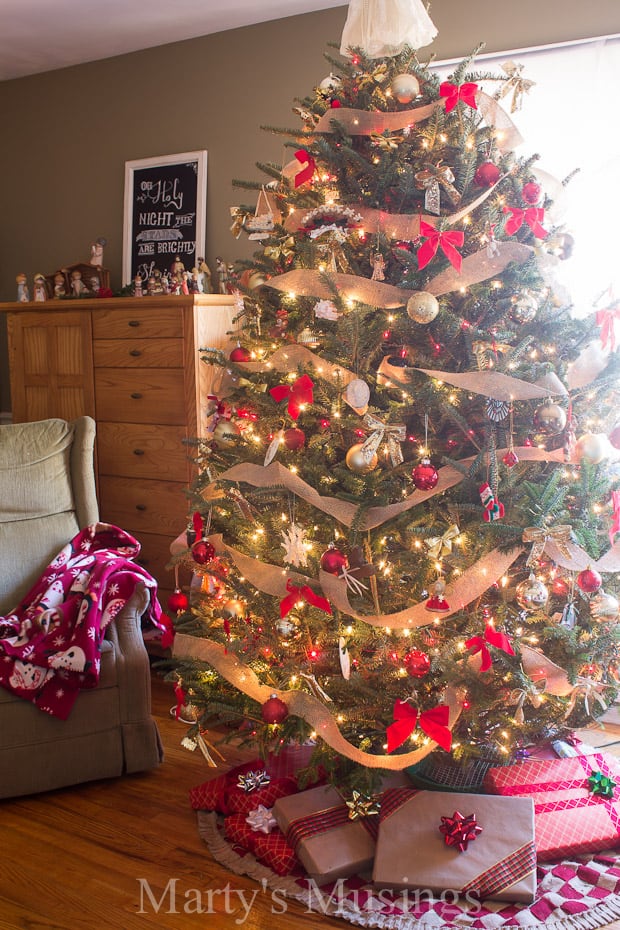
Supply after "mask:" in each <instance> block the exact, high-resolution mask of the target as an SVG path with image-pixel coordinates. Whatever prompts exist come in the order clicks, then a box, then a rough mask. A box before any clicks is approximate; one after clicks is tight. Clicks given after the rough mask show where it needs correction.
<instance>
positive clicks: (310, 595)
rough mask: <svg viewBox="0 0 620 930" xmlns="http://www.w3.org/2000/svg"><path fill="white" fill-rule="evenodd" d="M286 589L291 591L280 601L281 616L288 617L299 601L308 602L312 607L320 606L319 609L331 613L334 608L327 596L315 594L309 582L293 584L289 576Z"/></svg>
mask: <svg viewBox="0 0 620 930" xmlns="http://www.w3.org/2000/svg"><path fill="white" fill-rule="evenodd" d="M286 590H287V591H288V592H289V593H288V594H287V595H286V597H283V598H282V600H281V601H280V617H282V618H284V617H286V615H287V614H288V613H290V612H291V610H292V609H293V607H294V606H295V604H296V603H297V601H305V602H306V604H310V605H311V606H312V607H318V609H319V610H323V611H324V612H325V613H326V614H330V615H331V612H332V609H331V607H330V604H329V601H328V600H327V598H325V597H321V596H320V595H319V594H315V593H314V591H313V590H312V588H310V587H309V586H308V585H307V584H293V582H292V581H291V580H290V578H289V580H288V581H287V582H286Z"/></svg>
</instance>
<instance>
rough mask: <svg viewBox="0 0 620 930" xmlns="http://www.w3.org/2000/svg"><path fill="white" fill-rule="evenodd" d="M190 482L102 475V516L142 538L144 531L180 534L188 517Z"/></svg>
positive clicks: (172, 537) (100, 485) (100, 478)
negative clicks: (141, 479) (136, 479)
mask: <svg viewBox="0 0 620 930" xmlns="http://www.w3.org/2000/svg"><path fill="white" fill-rule="evenodd" d="M186 490H187V484H185V483H183V482H173V481H151V480H144V481H135V480H134V479H133V478H118V477H114V476H112V475H100V477H99V510H100V512H101V519H102V520H104V521H105V522H106V523H113V524H115V525H116V526H120V527H121V528H122V529H124V530H127V532H128V533H131V534H132V536H135V537H136V538H137V539H140V535H141V534H142V533H155V534H162V533H163V534H168V535H169V536H170V541H172V540H173V539H176V537H177V536H178V535H179V526H182V525H183V523H184V521H185V519H186V511H187V496H186V493H185V492H186Z"/></svg>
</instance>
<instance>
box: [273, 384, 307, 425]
mask: <svg viewBox="0 0 620 930" xmlns="http://www.w3.org/2000/svg"><path fill="white" fill-rule="evenodd" d="M313 387H314V383H313V381H312V379H311V378H310V377H309V376H308V375H302V376H301V378H298V379H297V381H295V382H294V383H293V384H292V385H289V384H278V385H276V387H273V388H271V390H270V391H269V393H270V394H271V396H272V397H273V399H274V400H275V402H276V403H277V404H279V403H280V401H282V400H285V398H288V412H289V414H290V415H291V416H292V418H293V419H294V420H296V419H297V417H298V416H299V414H300V412H301V411H300V407H301V405H302V404H311V403H312V401H313V394H312V388H313Z"/></svg>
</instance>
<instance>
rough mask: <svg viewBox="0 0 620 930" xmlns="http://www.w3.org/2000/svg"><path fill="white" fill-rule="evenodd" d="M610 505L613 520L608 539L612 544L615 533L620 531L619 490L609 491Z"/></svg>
mask: <svg viewBox="0 0 620 930" xmlns="http://www.w3.org/2000/svg"><path fill="white" fill-rule="evenodd" d="M611 506H612V508H613V513H614V521H613V523H612V525H611V529H610V531H609V541H610V543H611V545H612V546H613V544H614V537H615V535H616V533H620V491H612V492H611Z"/></svg>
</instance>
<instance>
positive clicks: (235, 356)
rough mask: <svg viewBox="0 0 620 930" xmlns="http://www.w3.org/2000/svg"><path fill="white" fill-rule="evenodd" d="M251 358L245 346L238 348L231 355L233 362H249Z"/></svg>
mask: <svg viewBox="0 0 620 930" xmlns="http://www.w3.org/2000/svg"><path fill="white" fill-rule="evenodd" d="M251 358H252V356H251V354H250V353H249V352H248V350H247V349H244V348H243V346H237V347H236V348H235V349H233V350H232V352H231V353H230V360H231V362H249V361H250V359H251Z"/></svg>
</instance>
